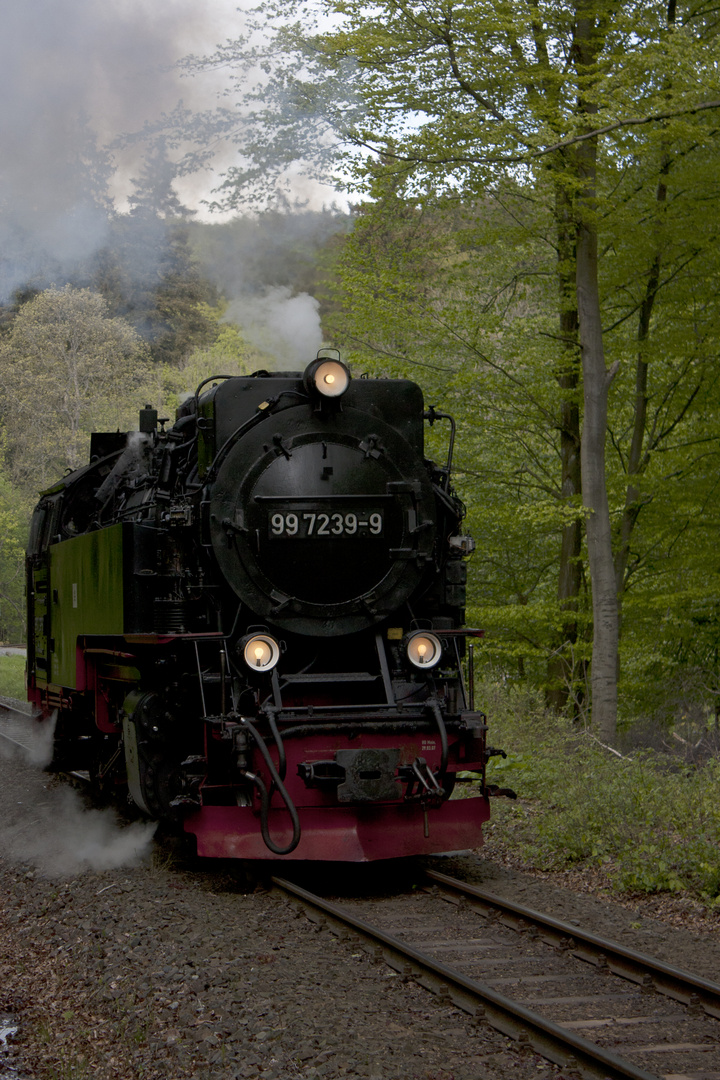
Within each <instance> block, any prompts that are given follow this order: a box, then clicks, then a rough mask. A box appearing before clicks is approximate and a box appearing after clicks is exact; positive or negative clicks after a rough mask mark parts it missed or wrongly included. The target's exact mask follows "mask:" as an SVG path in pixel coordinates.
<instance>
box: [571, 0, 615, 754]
mask: <svg viewBox="0 0 720 1080" xmlns="http://www.w3.org/2000/svg"><path fill="white" fill-rule="evenodd" d="M578 10H579V12H582V14H580V16H579V18H578V20H577V23H576V36H575V63H576V65H577V70H578V73H579V75H580V76H581V84H580V85H581V87H582V86H583V83H584V82H585V81H586V80H588V78H592V74H591V73H592V71H593V67H594V64H595V61H596V59H597V56H598V51H599V47H600V34H599V31H598V28H597V26H596V23H595V19H594V17H593V14H592V11H591V8H590V6H588V7H585V5H584V4H579V5H578ZM579 111H580V112H581V113H582V112H585V113H587V114H588V120H589V121H592V118H593V114H594V113H595V112H596V108H595V107H594V105H593V104H587V103H586V101H584V100H583V92H582V90H581V97H580V101H579ZM591 129H592V123H590V124H589V125H588V130H591ZM577 165H578V180H579V182H580V188H579V193H578V199H577V221H578V239H577V255H576V283H577V301H578V323H579V333H580V351H581V356H582V371H583V400H584V416H583V430H582V446H581V471H582V490H583V504H584V506H585V507H586V508H587V509H588V510H589V513H588V514H587V520H586V526H585V527H586V532H587V545H588V564H589V569H590V578H591V581H592V607H593V649H592V668H591V682H590V685H591V695H592V720H593V725H594V726H595V727H596V728H597V730H598V732H599V734H600V736H601V738H603V739H604V740H605V741H606V742H612V741H613V740H614V738H615V734H616V730H617V673H618V637H619V632H618V625H619V624H618V604H617V592H616V579H615V566H614V561H613V552H612V536H611V531H610V508H609V505H608V495H607V483H606V476H605V438H606V431H607V412H608V392H609V390H610V385H611V383H612V380H613V376H614V374H615V372H614V369H611V370H610V371H608V369H607V368H606V365H605V351H604V348H603V334H602V322H601V318H600V290H599V286H598V232H597V206H596V183H597V136H594V137H591V138H588V139H586V140H585V141H584V142H582V143H580V144H579V148H578V152H577Z"/></svg>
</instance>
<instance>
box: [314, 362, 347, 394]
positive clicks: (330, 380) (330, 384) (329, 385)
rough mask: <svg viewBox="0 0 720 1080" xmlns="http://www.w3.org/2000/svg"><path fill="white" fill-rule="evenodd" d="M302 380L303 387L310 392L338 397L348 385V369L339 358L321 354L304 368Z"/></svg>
mask: <svg viewBox="0 0 720 1080" xmlns="http://www.w3.org/2000/svg"><path fill="white" fill-rule="evenodd" d="M303 382H304V383H305V389H306V390H307V391H308V392H309V393H311V394H312V393H315V394H321V395H322V396H323V397H328V398H339V397H342V395H343V394H344V393H345V391H346V390H347V388H348V386H349V385H350V371H349V370H348V368H346V367H345V364H343V362H342V361H341V360H333V359H331V358H329V357H327V356H322V357H318V359H317V360H313V362H312V364H310V365H309V366H308V367H307V368H306V370H305V375H304V377H303Z"/></svg>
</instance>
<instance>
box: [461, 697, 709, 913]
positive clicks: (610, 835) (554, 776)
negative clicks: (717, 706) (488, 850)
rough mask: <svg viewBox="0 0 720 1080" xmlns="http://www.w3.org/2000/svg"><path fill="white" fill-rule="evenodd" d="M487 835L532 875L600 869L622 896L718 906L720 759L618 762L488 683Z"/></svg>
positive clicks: (652, 756)
mask: <svg viewBox="0 0 720 1080" xmlns="http://www.w3.org/2000/svg"><path fill="white" fill-rule="evenodd" d="M477 700H478V703H482V704H481V707H482V708H483V710H484V711H486V712H487V714H488V718H489V720H488V723H489V729H490V730H489V734H490V742H491V743H492V745H494V746H501V747H502V748H503V749H504V750H505V751H506V752H507V758H505V759H503V758H501V757H493V758H491V760H490V762H489V764H488V773H487V776H488V782H489V783H493V784H497V785H499V786H500V787H510V788H512V789H514V790H515V791H516V792H517V794H518V800H517V802H514V801H511V800H508V799H502V798H501V799H494V800H493V803H492V807H493V818H494V824H493V826H492V831H491V835H492V833H494V834H495V836H498V837H499V838H501V839H502V841H503V843H505V844H506V846H507V847H509V849H510V850H512V851H514V852H515V853H516V854H517V855H519V856H520V857H521V858H523V859H524V861H526V862H528V863H531V864H532V865H534V866H535V867H537V868H538V869H544V870H556V869H561V868H567V867H568V866H571V865H590V866H595V867H600V868H602V869H603V870H604V871H605V872H606V874H607V876H608V878H609V880H610V882H611V883H612V884H613V885H614V887H615V888H617V889H618V890H622V891H633V892H637V891H642V892H661V891H670V892H681V891H687V892H689V893H691V894H693V895H695V896H698V897H700V898H702V899H704V900H705V901H706V902H710V903H715V904H720V798H719V797H718V796H719V794H720V760H718V758H717V757H713V758H710V759H709V760H707V761H706V762H704V763H699V764H698V763H695V764H688V763H686V762H684V761H683V760H682V759H680V758H677V757H673V756H672V755H669V754H666V753H660V752H658V751H657V750H642V749H640V750H636V751H633V752H632V754H630V755H629V756H627V757H619V756H616V755H615V754H613V753H612V752H611V751H609V750H608V749H606V748H603V747H602V746H601V745H600V744H599V743H598V742H597V740H596V739H595V738H594V737H593V735H592V733H591V732H589V731H585V730H583V729H578V728H577V727H575V726H573V725H572V724H571V723H570V722H567V721H564V720H559V719H558V718H557V717H556V716H554V715H553V714H548V713H546V712H545V711H544V710H543V708H542V706H541V704H540V703H539V702H538V701H537V700H536V699H534V698H533V696H532V695H531V694H528V693H525V692H522V691H518V690H513V689H507V688H505V687H498V686H495V685H492V684H485V685H484V686H483V687H482V688H480V690H479V692H478V695H477Z"/></svg>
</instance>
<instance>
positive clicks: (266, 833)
mask: <svg viewBox="0 0 720 1080" xmlns="http://www.w3.org/2000/svg"><path fill="white" fill-rule="evenodd" d="M240 723H241V724H242V726H243V727H245V728H247V730H248V732H249V733H250V735H252V737H253V740H254V742H255V745H256V746H257V748H258V750H259V751H260V753H261V755H262V757H263V760H264V762H265V764H266V766H267V768H268V772H269V773H270V776H271V777H272V781H273V784H274V785H275V787H276V788H277V790H278V791H279V793H280V798H281V799H282V801H283V802H284V803H285V806H286V807H287V811H288V813H289V815H290V820H291V821H292V826H293V834H292V840H291V841H290V843H289V844H288V846H287V847H284V848H281V847H278V846H277V844H276V843H275V842H274V841H273V840H272V839H271V838H270V829H269V826H268V818H269V815H270V794H269V792H268V789H267V788H266V787H265V784H264V783H263V781H262V779H261V778H260V777H259V776H257V775H256V774H255V773H251V772H248V771H246V772H245V775H246V776H247V778H248V779H249V780H251V781H252V783H253V784H254V785H255V787H256V788H257V789H258V791H259V792H260V831H261V833H262V838H263V840H264V841H265V846H266V847H267V848H269V849H270V851H272V852H273V854H275V855H289V854H290V852H291V851H294V850H295V848H296V847H297V846H298V844H299V843H300V818H299V817H298V812H297V810H296V809H295V804H294V803H293V801H292V799H291V798H290V796H289V795H288V793H287V789H286V788H285V785H284V784H283V782H282V780H281V779H280V776H279V775H278V771H277V769H276V768H275V762H274V761H273V759H272V758H271V757H270V754H269V752H268V748H267V746H266V745H265V741H264V739H263V738H262V737H261V736H260V734H259V733H258V731H257V729H256V728H255V726H254V724H252V723H251V722H250V721H249V720H246V719H245V718H244V717H243V718H242V719H241V720H240Z"/></svg>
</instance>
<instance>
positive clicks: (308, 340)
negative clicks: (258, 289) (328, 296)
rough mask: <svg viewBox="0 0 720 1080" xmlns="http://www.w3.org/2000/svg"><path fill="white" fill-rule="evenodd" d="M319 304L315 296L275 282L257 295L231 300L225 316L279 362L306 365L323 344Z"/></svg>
mask: <svg viewBox="0 0 720 1080" xmlns="http://www.w3.org/2000/svg"><path fill="white" fill-rule="evenodd" d="M319 311H320V305H319V303H318V301H317V300H316V299H315V297H314V296H310V295H309V294H308V293H300V294H299V295H297V296H293V295H292V293H291V290H290V289H289V288H288V287H287V286H284V285H278V286H274V287H271V288H268V289H266V290H265V292H264V293H262V294H260V295H250V294H248V295H246V296H242V297H240V298H238V299H237V300H233V301H232V302H231V303H230V304H229V305H228V309H227V312H226V314H225V318H226V319H227V320H228V321H230V322H234V323H237V324H238V325H239V326H241V327H242V330H243V335H244V336H245V337H246V338H247V340H248V341H249V342H250V343H251V344H252V345H255V346H256V347H257V348H258V349H261V350H262V351H263V352H266V353H269V354H270V355H271V356H274V357H276V358H277V359H278V360H279V361H280V362H281V363H287V364H291V365H297V364H300V365H302V366H305V365H307V364H308V363H309V362H310V361H311V360H314V358H315V356H316V354H317V351H318V349H320V348H321V347H322V343H323V339H322V331H321V328H320V314H319Z"/></svg>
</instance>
